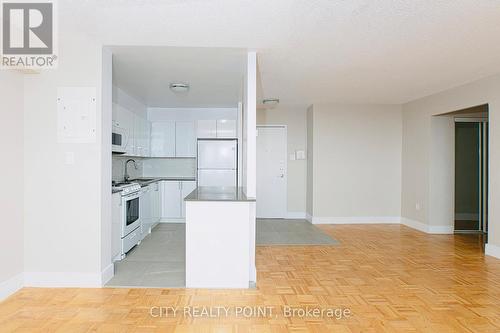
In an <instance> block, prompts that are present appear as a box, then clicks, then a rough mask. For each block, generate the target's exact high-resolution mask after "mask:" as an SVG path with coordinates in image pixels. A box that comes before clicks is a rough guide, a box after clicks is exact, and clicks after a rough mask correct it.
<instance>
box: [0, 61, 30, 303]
mask: <svg viewBox="0 0 500 333" xmlns="http://www.w3.org/2000/svg"><path fill="white" fill-rule="evenodd" d="M23 141H24V138H23V75H22V74H20V73H19V72H15V71H5V70H3V71H0V148H1V151H2V158H1V163H0V174H1V175H2V187H3V189H2V191H1V192H0V206H1V210H2V218H1V219H0V223H1V226H2V233H1V234H0V243H1V244H2V251H0V262H1V265H0V300H2V299H3V298H4V297H5V296H7V295H9V294H10V293H12V292H14V291H15V290H17V289H19V288H20V287H21V286H22V282H23V279H22V272H23V264H24V248H23V243H24V239H23V229H24V221H23V220H24V213H23V206H24V205H23V193H24V177H23V166H24V156H23Z"/></svg>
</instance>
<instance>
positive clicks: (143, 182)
mask: <svg viewBox="0 0 500 333" xmlns="http://www.w3.org/2000/svg"><path fill="white" fill-rule="evenodd" d="M162 180H165V181H196V178H194V177H141V178H135V179H131V180H130V181H131V182H132V183H139V184H140V185H141V187H144V186H148V185H151V184H153V183H156V182H160V181H162Z"/></svg>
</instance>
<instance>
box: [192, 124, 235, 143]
mask: <svg viewBox="0 0 500 333" xmlns="http://www.w3.org/2000/svg"><path fill="white" fill-rule="evenodd" d="M196 134H197V137H198V138H199V139H210V138H237V130H236V120H228V119H219V120H198V128H197V133H196Z"/></svg>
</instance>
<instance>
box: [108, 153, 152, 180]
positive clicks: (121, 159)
mask: <svg viewBox="0 0 500 333" xmlns="http://www.w3.org/2000/svg"><path fill="white" fill-rule="evenodd" d="M129 159H133V160H134V161H135V162H136V164H137V170H136V169H135V168H134V164H133V163H132V162H130V163H129V164H128V173H129V175H130V178H131V179H134V178H138V177H142V173H143V171H142V169H143V163H144V160H143V159H142V158H140V157H134V158H131V157H125V156H113V169H112V179H113V180H114V181H122V180H123V177H124V176H125V162H126V161H127V160H129Z"/></svg>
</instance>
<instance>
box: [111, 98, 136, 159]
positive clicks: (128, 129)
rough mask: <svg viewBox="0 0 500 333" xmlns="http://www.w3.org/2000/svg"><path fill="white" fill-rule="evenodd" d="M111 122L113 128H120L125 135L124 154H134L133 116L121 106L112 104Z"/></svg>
mask: <svg viewBox="0 0 500 333" xmlns="http://www.w3.org/2000/svg"><path fill="white" fill-rule="evenodd" d="M112 114H113V117H114V118H113V122H114V125H115V126H118V127H120V128H121V129H123V130H124V132H125V133H126V135H125V138H124V139H125V143H124V144H125V154H127V155H134V154H135V142H134V114H133V113H132V112H131V111H129V110H127V109H125V108H123V107H122V106H120V105H118V104H116V103H114V104H113V113H112Z"/></svg>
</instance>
